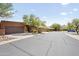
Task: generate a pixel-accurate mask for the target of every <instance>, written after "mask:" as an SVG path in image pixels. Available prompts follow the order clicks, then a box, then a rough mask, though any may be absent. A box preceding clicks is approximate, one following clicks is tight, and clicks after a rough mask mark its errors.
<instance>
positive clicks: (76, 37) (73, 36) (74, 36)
mask: <svg viewBox="0 0 79 59" xmlns="http://www.w3.org/2000/svg"><path fill="white" fill-rule="evenodd" d="M65 34H66V35H67V36H69V37H71V38H73V39H76V40H79V36H77V35H71V34H68V33H65Z"/></svg>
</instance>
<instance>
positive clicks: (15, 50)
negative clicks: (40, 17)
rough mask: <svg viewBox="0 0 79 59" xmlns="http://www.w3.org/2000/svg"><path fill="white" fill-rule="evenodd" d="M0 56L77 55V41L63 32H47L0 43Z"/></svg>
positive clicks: (78, 46) (78, 42)
mask: <svg viewBox="0 0 79 59" xmlns="http://www.w3.org/2000/svg"><path fill="white" fill-rule="evenodd" d="M0 55H2V56H4V55H5V56H79V41H78V40H75V39H73V38H71V37H68V36H67V35H65V34H64V32H49V33H45V34H40V35H35V36H33V37H31V38H26V39H23V40H19V41H16V42H11V43H8V44H4V45H0Z"/></svg>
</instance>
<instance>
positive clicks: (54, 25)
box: [50, 23, 61, 31]
mask: <svg viewBox="0 0 79 59" xmlns="http://www.w3.org/2000/svg"><path fill="white" fill-rule="evenodd" d="M50 27H51V28H53V29H54V31H59V30H60V28H61V26H60V24H57V23H54V24H52V25H51V26H50Z"/></svg>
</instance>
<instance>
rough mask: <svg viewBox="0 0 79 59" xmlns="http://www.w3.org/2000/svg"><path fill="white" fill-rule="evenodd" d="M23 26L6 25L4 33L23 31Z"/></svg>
mask: <svg viewBox="0 0 79 59" xmlns="http://www.w3.org/2000/svg"><path fill="white" fill-rule="evenodd" d="M23 32H24V27H20V26H19V27H18V26H17V27H15V26H6V27H5V34H14V33H23Z"/></svg>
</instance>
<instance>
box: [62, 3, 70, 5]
mask: <svg viewBox="0 0 79 59" xmlns="http://www.w3.org/2000/svg"><path fill="white" fill-rule="evenodd" d="M68 4H69V3H61V5H68Z"/></svg>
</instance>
